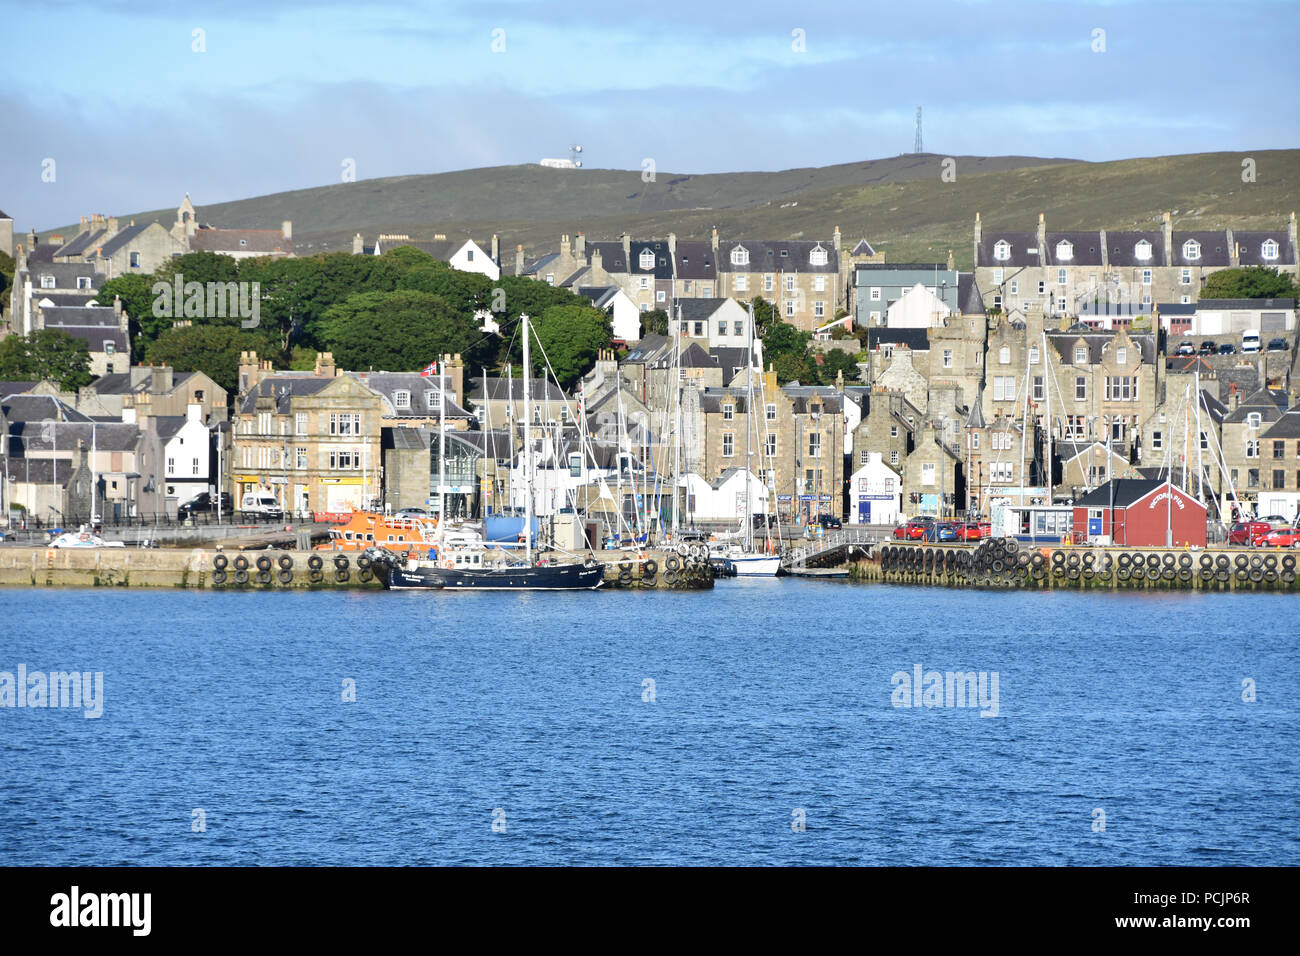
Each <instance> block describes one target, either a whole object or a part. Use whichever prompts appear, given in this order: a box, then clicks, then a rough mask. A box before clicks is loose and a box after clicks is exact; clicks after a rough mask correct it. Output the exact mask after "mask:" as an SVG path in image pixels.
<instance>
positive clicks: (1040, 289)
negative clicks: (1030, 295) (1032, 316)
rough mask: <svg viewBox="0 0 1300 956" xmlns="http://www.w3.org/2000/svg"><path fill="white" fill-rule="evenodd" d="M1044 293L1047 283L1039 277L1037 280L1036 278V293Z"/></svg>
mask: <svg viewBox="0 0 1300 956" xmlns="http://www.w3.org/2000/svg"><path fill="white" fill-rule="evenodd" d="M1046 293H1047V283H1046V282H1044V281H1043V280H1042V279H1039V280H1038V294H1039V295H1045V294H1046Z"/></svg>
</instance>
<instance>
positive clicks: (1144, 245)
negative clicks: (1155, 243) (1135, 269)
mask: <svg viewBox="0 0 1300 956" xmlns="http://www.w3.org/2000/svg"><path fill="white" fill-rule="evenodd" d="M1133 255H1134V256H1135V257H1136V258H1137V260H1138V261H1139V262H1146V261H1148V260H1149V259H1150V258H1151V243H1149V242H1147V241H1146V240H1145V239H1142V240H1141V241H1139V242H1138V244H1137V245H1136V246H1134V247H1133Z"/></svg>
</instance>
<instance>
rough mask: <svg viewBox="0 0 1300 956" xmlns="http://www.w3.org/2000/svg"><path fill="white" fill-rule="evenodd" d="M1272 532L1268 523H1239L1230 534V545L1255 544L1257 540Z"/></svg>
mask: <svg viewBox="0 0 1300 956" xmlns="http://www.w3.org/2000/svg"><path fill="white" fill-rule="evenodd" d="M1272 530H1273V528H1272V526H1271V525H1270V524H1269V523H1268V522H1267V521H1238V522H1237V523H1236V524H1234V525H1233V526H1232V530H1230V531H1229V532H1228V544H1253V543H1254V541H1255V539H1256V538H1258V537H1261V536H1262V535H1266V534H1268V533H1269V532H1270V531H1272Z"/></svg>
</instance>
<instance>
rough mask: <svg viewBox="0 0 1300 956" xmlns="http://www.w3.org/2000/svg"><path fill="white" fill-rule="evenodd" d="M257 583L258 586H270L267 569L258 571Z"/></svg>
mask: <svg viewBox="0 0 1300 956" xmlns="http://www.w3.org/2000/svg"><path fill="white" fill-rule="evenodd" d="M257 583H258V584H270V583H271V572H270V571H269V570H268V569H266V568H262V569H261V570H259V571H258V572H257Z"/></svg>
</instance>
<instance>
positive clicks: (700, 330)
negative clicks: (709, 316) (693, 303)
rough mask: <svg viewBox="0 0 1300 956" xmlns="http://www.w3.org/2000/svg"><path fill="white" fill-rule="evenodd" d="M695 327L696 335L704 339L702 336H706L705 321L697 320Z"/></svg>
mask: <svg viewBox="0 0 1300 956" xmlns="http://www.w3.org/2000/svg"><path fill="white" fill-rule="evenodd" d="M694 329H695V337H696V338H697V339H702V338H704V323H703V322H696V323H694Z"/></svg>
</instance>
